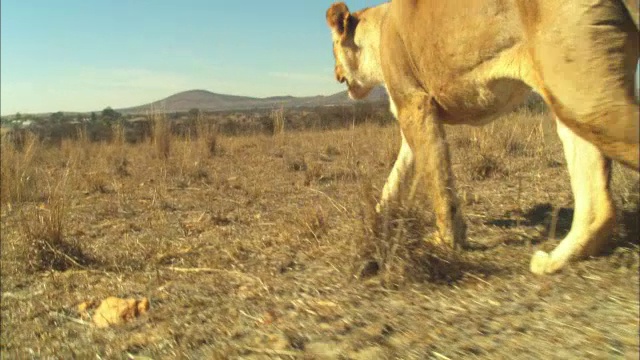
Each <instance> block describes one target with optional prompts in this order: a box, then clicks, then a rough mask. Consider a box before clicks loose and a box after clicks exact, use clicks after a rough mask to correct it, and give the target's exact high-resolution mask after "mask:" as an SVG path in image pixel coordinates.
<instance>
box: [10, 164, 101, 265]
mask: <svg viewBox="0 0 640 360" xmlns="http://www.w3.org/2000/svg"><path fill="white" fill-rule="evenodd" d="M68 178H69V171H67V172H65V174H64V176H63V177H62V179H61V180H60V182H59V183H57V184H56V185H55V187H53V188H52V189H51V190H50V191H49V198H48V200H47V202H46V203H45V204H42V205H40V206H37V207H33V208H30V209H26V210H24V212H23V213H22V214H21V217H22V219H23V220H22V221H23V222H22V225H23V230H24V234H25V237H26V242H27V246H24V247H23V251H24V253H23V258H24V263H25V265H26V267H27V270H29V271H48V270H56V271H65V270H68V269H69V268H72V267H81V268H83V267H85V266H86V265H88V264H89V263H90V262H91V260H90V258H89V257H87V256H86V255H85V254H84V253H83V251H82V249H81V248H80V246H79V243H78V241H77V239H75V238H66V237H65V227H66V221H67V212H68V209H67V201H66V198H67V191H68V190H69V189H68V188H67V179H68Z"/></svg>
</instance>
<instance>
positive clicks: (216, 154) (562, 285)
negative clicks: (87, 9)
mask: <svg viewBox="0 0 640 360" xmlns="http://www.w3.org/2000/svg"><path fill="white" fill-rule="evenodd" d="M116 130H117V129H116ZM117 133H118V132H117V131H116V134H117ZM199 133H200V134H201V136H199V137H197V138H196V137H193V138H191V139H190V138H186V139H183V138H180V139H178V138H176V137H173V136H172V135H171V134H170V133H169V132H168V131H167V126H166V123H165V122H163V121H162V120H161V119H160V120H158V121H156V126H155V128H154V131H153V135H154V136H153V138H152V139H151V140H150V141H146V142H142V143H139V144H134V145H132V144H128V143H127V142H126V141H124V139H123V136H115V137H114V139H113V141H111V142H107V143H92V142H89V141H88V140H87V139H86V137H83V136H82V134H80V136H79V137H78V139H77V140H63V141H62V142H61V143H60V144H59V146H46V145H44V144H42V143H40V142H39V141H38V140H37V139H36V138H35V137H27V138H26V139H24V141H22V142H20V146H14V145H13V143H12V142H11V141H9V140H8V139H3V140H4V141H2V149H1V151H2V169H1V170H2V174H1V186H2V193H1V194H2V198H1V200H2V210H1V211H2V212H1V221H2V224H1V225H2V229H1V235H2V241H1V260H2V261H1V271H2V274H1V276H2V283H1V284H2V302H1V310H2V318H1V320H2V335H1V342H0V351H1V354H2V358H3V359H22V358H64V359H68V358H80V359H84V358H99V359H107V358H109V359H126V358H130V359H147V358H153V359H176V358H188V359H227V358H242V359H274V358H283V359H289V358H291V359H293V358H300V359H387V358H388V359H393V358H399V359H426V358H434V359H447V358H449V359H455V358H492V359H497V358H514V357H517V358H531V359H539V358H576V359H578V358H629V359H634V358H635V359H637V358H638V356H639V354H638V348H639V340H638V322H639V320H640V317H639V316H640V315H639V311H640V310H639V306H640V303H639V296H638V286H639V277H638V264H639V257H638V245H637V238H638V216H637V209H638V203H639V200H638V191H639V189H638V176H637V174H635V173H632V172H628V171H626V170H625V169H622V168H620V167H619V166H617V165H616V166H615V167H614V177H613V186H614V188H615V195H616V202H617V205H618V209H619V214H620V225H619V228H618V231H617V234H616V236H615V238H613V239H612V247H611V251H610V252H609V253H607V254H605V256H602V257H598V258H595V259H590V260H587V261H584V262H580V263H576V264H573V265H572V266H571V267H570V268H569V269H567V270H566V271H564V272H562V273H560V274H557V275H555V276H549V277H536V276H534V275H531V274H530V273H529V272H528V262H529V259H530V256H531V255H532V254H533V252H534V250H535V249H536V248H542V249H544V250H550V249H552V248H553V247H554V245H555V244H557V242H558V241H559V240H558V239H561V238H562V236H563V235H564V234H566V232H567V231H568V229H569V226H570V221H571V207H572V199H571V191H570V185H569V178H568V174H567V171H566V168H565V166H564V158H563V155H562V148H561V145H560V143H559V140H558V138H557V136H556V134H555V130H554V126H553V123H552V122H551V121H550V119H549V118H548V117H547V116H546V115H539V114H530V113H526V112H523V113H514V114H510V115H508V116H506V117H505V118H504V119H501V120H499V121H496V122H494V123H493V124H491V125H488V126H486V127H483V128H471V127H464V126H459V127H448V128H447V133H448V141H449V143H450V144H451V146H452V151H453V154H452V156H453V166H454V172H455V175H456V178H457V187H458V191H459V194H460V197H461V199H462V200H463V206H464V211H465V215H466V218H467V222H468V237H469V240H470V242H471V243H472V245H473V249H472V250H468V251H465V252H462V253H458V254H451V253H442V252H439V251H435V250H434V249H430V248H429V247H428V246H427V245H426V244H425V243H424V242H423V241H422V239H423V238H425V237H427V238H428V237H429V236H430V234H431V232H432V231H434V228H433V219H432V212H431V211H430V209H429V206H428V199H427V198H426V197H425V196H424V194H419V195H421V196H417V197H416V198H415V199H412V201H410V202H404V203H403V204H400V205H399V206H398V208H397V210H396V211H394V212H393V214H391V215H388V216H387V217H384V218H380V217H377V216H375V215H374V213H373V204H375V199H376V197H377V196H378V194H379V192H380V189H381V188H382V186H383V184H384V181H385V178H386V176H387V174H388V171H389V170H390V169H391V167H392V165H393V162H394V160H395V156H396V154H397V150H398V147H399V141H400V139H399V133H398V128H397V126H386V127H381V126H378V125H371V124H369V125H367V124H364V125H359V126H354V127H353V128H351V129H342V130H331V131H323V132H320V131H316V132H311V131H309V132H296V133H292V132H287V131H286V129H279V128H278V131H277V133H276V134H274V135H273V136H270V135H253V136H234V137H231V136H223V135H221V134H218V133H216V131H215V129H213V128H211V127H208V126H207V125H206V124H202V128H201V129H199ZM109 296H118V297H122V298H129V297H133V298H142V297H146V298H148V299H149V301H150V309H149V311H148V312H147V313H146V314H144V315H142V316H141V317H140V318H138V319H136V320H135V321H133V322H130V323H127V324H124V325H121V326H117V327H111V328H106V329H103V328H97V327H94V326H92V325H91V323H90V322H89V321H87V320H85V319H83V318H82V317H81V314H79V313H78V312H77V310H76V307H77V305H78V304H80V303H82V302H84V301H92V300H102V299H104V298H106V297H109Z"/></svg>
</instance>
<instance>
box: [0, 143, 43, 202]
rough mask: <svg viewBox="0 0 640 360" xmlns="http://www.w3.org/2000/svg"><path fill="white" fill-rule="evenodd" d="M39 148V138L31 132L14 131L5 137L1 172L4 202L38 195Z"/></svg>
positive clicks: (26, 199) (23, 199)
mask: <svg viewBox="0 0 640 360" xmlns="http://www.w3.org/2000/svg"><path fill="white" fill-rule="evenodd" d="M39 148H40V144H39V141H38V138H37V137H36V135H34V134H33V133H31V132H26V133H16V132H12V133H10V134H7V135H6V136H4V137H3V139H2V145H1V149H2V162H1V164H2V165H1V173H0V186H1V192H2V196H1V198H2V203H3V204H7V203H20V202H23V201H30V200H33V199H34V198H35V196H36V195H37V192H36V189H37V188H38V185H39V179H38V168H37V164H36V154H37V153H38V151H39Z"/></svg>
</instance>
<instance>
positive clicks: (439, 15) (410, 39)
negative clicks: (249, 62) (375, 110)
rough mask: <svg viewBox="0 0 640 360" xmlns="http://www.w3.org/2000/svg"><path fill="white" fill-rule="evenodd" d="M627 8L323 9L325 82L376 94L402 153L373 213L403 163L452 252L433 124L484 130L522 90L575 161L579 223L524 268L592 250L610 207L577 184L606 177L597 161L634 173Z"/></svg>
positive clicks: (628, 3)
mask: <svg viewBox="0 0 640 360" xmlns="http://www.w3.org/2000/svg"><path fill="white" fill-rule="evenodd" d="M633 2H636V3H637V0H625V1H623V0H568V1H556V0H483V1H467V0H393V1H392V2H391V3H386V4H383V5H379V6H377V7H374V8H370V9H365V10H363V11H359V12H356V13H353V14H352V13H350V12H349V10H348V8H347V6H346V5H344V4H343V3H336V4H333V5H332V6H331V7H330V8H329V10H328V11H327V23H328V25H329V27H330V28H331V30H332V38H333V43H334V55H335V59H336V68H335V72H336V78H337V79H338V81H340V82H346V83H347V87H348V89H349V95H350V96H351V97H352V98H355V99H360V98H364V97H366V96H367V95H368V93H369V92H370V91H371V89H372V88H373V87H374V86H376V85H384V86H385V87H386V88H387V91H388V93H389V95H390V99H391V106H392V112H394V115H396V117H397V118H398V121H399V122H400V126H401V128H402V132H403V149H404V150H403V151H401V153H400V155H399V157H398V160H397V161H396V165H395V166H394V169H393V170H392V173H391V174H390V176H389V179H388V181H387V184H386V185H385V190H384V192H383V196H382V198H381V203H380V205H381V206H384V204H385V203H386V202H387V201H388V200H389V199H390V198H392V197H394V196H396V194H397V188H398V184H397V183H398V182H402V181H403V177H404V176H405V174H406V173H407V171H406V168H407V167H409V166H412V165H413V163H414V162H415V166H416V175H417V176H422V177H425V178H428V179H429V180H430V181H428V183H429V184H430V186H431V189H430V190H431V191H430V192H431V193H432V194H433V198H434V207H435V211H436V218H437V225H438V229H439V235H440V240H441V241H443V242H444V243H446V244H449V245H450V246H454V247H455V246H458V245H462V244H463V243H464V236H465V235H464V221H463V220H462V216H461V214H460V210H459V206H458V202H457V199H456V195H455V190H454V181H453V177H452V174H451V165H450V161H449V150H448V145H447V143H446V139H445V135H444V131H443V127H442V125H443V124H473V125H481V124H484V123H487V122H489V121H491V120H493V119H494V118H495V117H496V116H497V115H499V114H502V113H504V112H507V111H509V110H511V109H512V108H513V107H514V106H515V105H517V104H519V103H521V102H522V101H523V99H524V98H525V96H526V95H527V94H528V92H529V91H530V90H531V89H533V90H536V91H537V92H539V93H540V94H541V95H542V96H543V97H544V99H545V100H546V102H547V103H548V105H549V106H550V108H551V109H552V110H553V111H554V112H555V114H556V116H557V118H558V124H559V128H562V129H566V131H563V132H562V134H561V138H562V139H563V144H564V146H565V152H567V151H576V149H579V150H582V151H583V152H584V155H579V157H580V156H582V158H581V159H577V160H575V161H573V162H570V164H569V166H570V173H571V177H572V188H573V191H574V197H575V198H576V208H577V209H578V208H580V209H581V210H580V211H581V213H582V214H584V216H582V217H581V218H580V219H579V220H574V224H573V227H572V230H571V233H570V234H569V235H568V236H567V238H565V240H564V241H563V243H562V244H561V245H559V246H558V249H556V250H557V251H554V252H552V253H551V254H550V255H547V254H546V253H537V254H536V256H534V259H533V261H532V271H534V272H536V273H548V272H554V271H557V270H559V269H560V268H562V266H564V264H565V263H566V262H567V261H569V260H571V259H574V258H582V257H585V256H588V255H591V254H593V253H594V252H595V251H597V250H599V249H595V248H598V247H599V245H600V244H601V243H602V239H603V238H605V237H607V236H608V235H609V234H610V231H611V224H612V220H611V219H613V218H614V214H613V210H612V208H611V206H608V205H606V206H605V205H603V204H609V203H610V194H609V189H608V184H605V183H603V182H601V181H595V182H594V183H593V184H591V185H589V186H585V185H583V184H581V183H580V182H582V181H587V182H589V181H590V179H601V178H608V171H609V167H607V166H600V165H597V164H603V163H606V161H607V160H606V159H605V156H606V157H608V158H612V159H615V160H618V161H620V162H622V163H623V164H625V165H627V166H629V167H632V168H634V169H636V170H637V169H639V166H640V165H639V156H640V154H639V137H640V134H639V131H640V127H639V121H638V106H637V105H636V104H635V99H634V73H635V69H636V64H637V61H638V28H637V9H635V11H634V8H633ZM636 5H637V4H636ZM409 152H411V154H409ZM567 156H568V158H569V154H568V153H567ZM587 164H590V166H591V167H590V168H586V167H585V165H587ZM593 192H596V193H595V194H594V193H593ZM593 199H596V200H593ZM578 204H580V205H578Z"/></svg>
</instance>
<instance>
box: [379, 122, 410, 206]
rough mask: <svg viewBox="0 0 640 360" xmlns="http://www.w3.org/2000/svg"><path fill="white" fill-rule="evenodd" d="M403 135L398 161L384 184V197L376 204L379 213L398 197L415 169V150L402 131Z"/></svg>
mask: <svg viewBox="0 0 640 360" xmlns="http://www.w3.org/2000/svg"><path fill="white" fill-rule="evenodd" d="M401 135H402V145H401V146H400V151H399V152H398V157H397V158H396V162H395V163H394V164H393V169H391V172H390V173H389V177H388V178H387V182H386V183H385V184H384V188H383V189H382V197H381V198H380V201H379V202H378V205H377V206H376V211H377V212H378V213H379V212H381V211H382V209H383V208H384V207H385V206H387V205H388V204H389V203H390V202H392V201H393V200H396V199H397V198H398V194H399V192H400V188H401V187H402V186H405V185H406V183H407V181H406V180H407V178H408V177H409V175H410V173H411V170H412V169H413V165H414V156H413V151H411V148H410V147H409V144H408V143H407V139H406V138H405V137H404V134H402V133H401Z"/></svg>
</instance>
